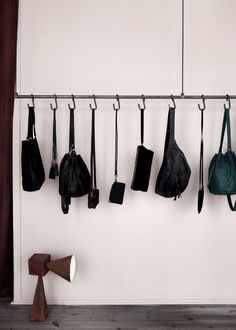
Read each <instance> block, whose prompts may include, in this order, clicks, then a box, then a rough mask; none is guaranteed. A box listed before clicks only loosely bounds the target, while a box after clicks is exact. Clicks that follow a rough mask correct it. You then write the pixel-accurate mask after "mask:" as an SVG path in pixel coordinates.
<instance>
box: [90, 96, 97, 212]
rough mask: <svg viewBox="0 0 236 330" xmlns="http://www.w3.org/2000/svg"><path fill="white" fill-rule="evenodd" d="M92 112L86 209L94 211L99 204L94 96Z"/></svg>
mask: <svg viewBox="0 0 236 330" xmlns="http://www.w3.org/2000/svg"><path fill="white" fill-rule="evenodd" d="M93 97H94V103H95V107H94V108H93V107H92V106H91V105H90V108H91V110H92V126H91V156H90V171H91V190H90V192H89V193H88V208H89V209H95V208H96V207H97V205H98V204H99V189H97V176H96V149H95V110H96V109H97V103H96V99H95V96H93Z"/></svg>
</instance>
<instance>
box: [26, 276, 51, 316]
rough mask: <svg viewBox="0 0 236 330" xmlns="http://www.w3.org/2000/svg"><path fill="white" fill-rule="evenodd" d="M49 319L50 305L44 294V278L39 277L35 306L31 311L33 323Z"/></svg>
mask: <svg viewBox="0 0 236 330" xmlns="http://www.w3.org/2000/svg"><path fill="white" fill-rule="evenodd" d="M47 317H48V305H47V300H46V296H45V292H44V286H43V278H42V276H39V277H38V282H37V286H36V290H35V294H34V301H33V306H32V309H31V314H30V319H31V321H46V319H47Z"/></svg>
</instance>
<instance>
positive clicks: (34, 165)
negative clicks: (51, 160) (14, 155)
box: [21, 106, 45, 191]
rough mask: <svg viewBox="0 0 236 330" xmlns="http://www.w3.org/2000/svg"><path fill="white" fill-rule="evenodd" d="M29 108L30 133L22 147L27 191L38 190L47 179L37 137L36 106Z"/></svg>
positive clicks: (24, 181)
mask: <svg viewBox="0 0 236 330" xmlns="http://www.w3.org/2000/svg"><path fill="white" fill-rule="evenodd" d="M28 108H29V113H28V134H27V138H26V140H24V141H22V149H21V170H22V186H23V190H25V191H37V190H39V189H40V188H41V186H42V184H43V183H44V181H45V172H44V167H43V162H42V158H41V154H40V150H39V146H38V142H37V138H36V130H35V113H34V107H32V106H28Z"/></svg>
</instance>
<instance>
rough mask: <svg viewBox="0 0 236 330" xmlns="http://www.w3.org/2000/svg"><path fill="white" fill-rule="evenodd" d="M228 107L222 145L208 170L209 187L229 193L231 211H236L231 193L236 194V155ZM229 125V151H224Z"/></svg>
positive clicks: (213, 190) (214, 192) (224, 120)
mask: <svg viewBox="0 0 236 330" xmlns="http://www.w3.org/2000/svg"><path fill="white" fill-rule="evenodd" d="M229 111H230V110H229V109H228V108H226V109H225V112H224V119H223V124H222V131H221V140H220V147H219V151H218V153H217V154H215V155H214V157H213V158H212V160H211V162H210V165H209V170H208V189H209V191H210V192H211V193H212V194H215V195H227V199H228V204H229V207H230V209H231V211H236V202H235V203H234V204H233V202H232V200H231V195H233V194H236V156H235V153H234V152H233V151H232V149H231V129H230V113H229ZM226 127H227V140H228V141H227V151H226V152H225V153H222V147H223V141H224V135H225V129H226Z"/></svg>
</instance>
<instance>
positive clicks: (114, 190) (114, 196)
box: [109, 181, 125, 204]
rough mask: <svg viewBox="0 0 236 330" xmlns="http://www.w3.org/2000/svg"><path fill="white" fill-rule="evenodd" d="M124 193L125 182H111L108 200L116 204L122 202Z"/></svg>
mask: <svg viewBox="0 0 236 330" xmlns="http://www.w3.org/2000/svg"><path fill="white" fill-rule="evenodd" d="M124 193H125V183H123V182H117V181H115V182H113V184H112V186H111V191H110V196H109V202H111V203H116V204H123V199H124Z"/></svg>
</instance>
